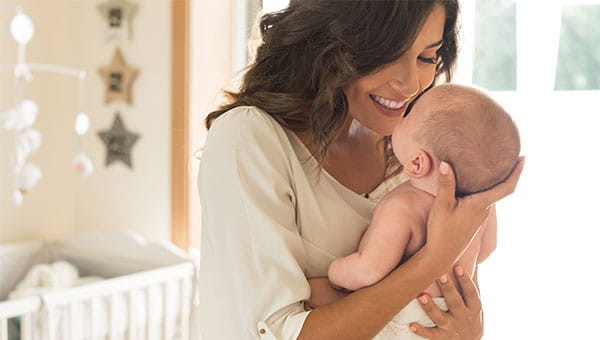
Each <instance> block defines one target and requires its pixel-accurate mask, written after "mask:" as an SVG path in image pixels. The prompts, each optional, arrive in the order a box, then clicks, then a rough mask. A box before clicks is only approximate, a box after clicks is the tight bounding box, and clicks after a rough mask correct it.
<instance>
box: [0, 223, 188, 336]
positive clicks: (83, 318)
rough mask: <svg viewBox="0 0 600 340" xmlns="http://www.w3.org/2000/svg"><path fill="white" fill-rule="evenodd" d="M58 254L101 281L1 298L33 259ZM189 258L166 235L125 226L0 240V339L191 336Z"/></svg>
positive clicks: (47, 258) (54, 257) (53, 258)
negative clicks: (156, 238) (153, 236)
mask: <svg viewBox="0 0 600 340" xmlns="http://www.w3.org/2000/svg"><path fill="white" fill-rule="evenodd" d="M58 260H62V261H67V262H69V263H71V264H73V265H74V266H75V267H77V268H78V270H79V273H80V275H81V276H92V275H93V276H99V277H102V278H104V280H101V281H97V282H93V283H89V284H84V285H81V286H77V287H72V288H68V289H63V290H58V291H52V292H46V293H41V294H38V295H37V296H31V297H25V298H19V299H14V300H6V301H4V299H6V297H7V295H8V293H9V292H10V291H11V290H12V289H13V287H14V286H15V284H16V283H17V282H18V281H20V280H21V279H22V278H23V277H24V275H25V274H26V272H27V271H28V269H29V268H31V267H32V266H33V265H34V264H37V263H48V262H53V261H58ZM194 263H195V261H194V260H193V259H192V257H191V256H189V255H187V254H186V253H184V252H182V251H181V250H179V249H178V248H176V247H174V246H173V245H172V244H170V243H168V242H158V243H157V242H147V241H146V240H144V239H143V238H142V237H140V236H139V235H136V234H133V233H130V232H125V233H93V232H85V233H81V234H77V235H75V236H73V237H70V238H68V239H65V240H60V241H55V242H42V241H32V242H26V243H18V244H5V245H0V340H19V339H21V340H88V339H89V340H99V339H101V340H105V339H110V340H125V339H127V340H137V339H149V340H150V339H169V340H170V339H173V340H179V339H181V340H187V339H190V338H197V336H195V335H194V334H193V333H194V330H193V329H194V327H193V326H192V324H191V320H192V315H191V314H192V310H193V307H194V299H195V291H196V289H195V287H196V284H197V278H196V273H197V270H196V267H197V266H195V264H194ZM17 320H19V321H17ZM9 327H10V328H11V329H10V330H9ZM191 328H192V331H191V330H190V329H191Z"/></svg>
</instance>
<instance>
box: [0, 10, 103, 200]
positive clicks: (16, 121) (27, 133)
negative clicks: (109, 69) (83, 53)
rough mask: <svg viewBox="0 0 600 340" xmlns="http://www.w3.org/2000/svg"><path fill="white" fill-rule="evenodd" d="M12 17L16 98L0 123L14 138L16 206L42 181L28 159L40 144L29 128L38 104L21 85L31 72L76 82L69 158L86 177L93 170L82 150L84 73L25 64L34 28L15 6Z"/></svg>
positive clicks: (85, 124) (87, 123) (85, 129)
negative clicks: (73, 148) (73, 135)
mask: <svg viewBox="0 0 600 340" xmlns="http://www.w3.org/2000/svg"><path fill="white" fill-rule="evenodd" d="M16 12H17V13H16V15H15V16H14V17H13V19H12V20H11V22H10V34H11V36H12V38H13V39H14V40H15V42H16V43H17V64H16V65H14V72H13V73H14V77H15V80H16V84H17V86H18V92H17V93H18V98H17V99H16V103H15V105H14V107H12V108H8V109H6V110H2V111H0V122H2V126H3V128H4V129H6V130H9V131H14V133H15V135H16V140H15V150H14V152H13V156H12V162H11V166H12V173H13V176H14V191H13V200H14V202H15V204H17V205H20V204H22V202H23V195H24V194H26V193H28V192H29V191H31V190H32V189H33V187H35V185H36V184H37V183H38V182H39V181H40V179H41V178H42V170H41V169H40V168H39V167H38V166H37V165H35V164H33V163H31V162H30V161H29V160H28V157H29V156H30V154H31V153H33V152H34V151H36V150H37V149H38V148H39V147H40V146H41V144H42V134H41V133H40V131H38V130H37V129H35V128H34V127H33V125H34V124H35V121H36V119H37V114H38V111H39V110H40V108H39V106H38V104H37V103H36V102H35V101H34V100H32V99H28V98H25V85H26V83H28V82H31V81H32V80H33V75H32V71H42V72H51V73H57V74H60V75H65V76H72V77H75V78H76V79H77V80H78V96H77V97H78V108H79V113H78V114H77V115H76V117H75V133H76V134H77V136H78V151H77V153H76V155H75V157H74V159H73V162H74V166H75V169H76V170H77V171H78V172H79V173H80V174H81V175H82V176H88V175H90V174H91V173H92V171H93V165H92V162H91V161H90V159H89V157H88V156H87V155H86V154H85V152H84V151H83V136H84V135H85V134H86V133H87V132H88V130H89V126H90V120H89V117H88V115H87V114H86V113H85V112H84V106H85V105H84V81H85V78H86V73H85V72H84V71H81V70H77V69H73V68H69V67H64V66H58V65H49V64H40V63H29V62H27V61H26V59H25V49H26V46H27V44H28V43H29V42H30V41H31V39H32V38H33V35H34V32H35V29H34V24H33V21H32V20H31V18H30V17H28V16H27V15H25V14H24V13H23V10H22V8H20V7H16Z"/></svg>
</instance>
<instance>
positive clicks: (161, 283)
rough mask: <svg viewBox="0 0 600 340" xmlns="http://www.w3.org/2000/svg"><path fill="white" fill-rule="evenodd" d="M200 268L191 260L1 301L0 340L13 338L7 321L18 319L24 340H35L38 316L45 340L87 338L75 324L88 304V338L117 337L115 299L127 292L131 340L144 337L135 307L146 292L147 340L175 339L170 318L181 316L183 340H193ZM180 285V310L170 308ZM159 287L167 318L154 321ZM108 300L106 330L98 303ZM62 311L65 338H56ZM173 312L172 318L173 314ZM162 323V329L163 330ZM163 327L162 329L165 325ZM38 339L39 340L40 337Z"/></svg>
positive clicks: (163, 316) (112, 338)
mask: <svg viewBox="0 0 600 340" xmlns="http://www.w3.org/2000/svg"><path fill="white" fill-rule="evenodd" d="M194 272H195V269H194V265H193V264H192V263H191V262H185V263H181V264H175V265H170V266H167V267H163V268H158V269H152V270H147V271H144V272H139V273H134V274H129V275H125V276H120V277H116V278H112V279H108V280H104V281H99V282H94V283H90V284H86V285H83V286H79V287H72V288H68V289H64V290H60V291H55V292H47V293H44V294H40V295H38V296H34V297H28V298H23V299H17V300H9V301H5V302H0V340H7V339H8V334H7V320H8V319H9V318H12V317H17V316H21V340H31V339H33V337H32V333H33V331H32V329H33V325H32V318H31V316H32V315H33V314H34V313H38V314H39V315H41V323H42V325H43V329H44V334H42V336H41V337H40V338H39V339H42V340H80V339H83V338H84V337H83V335H82V329H81V327H80V326H81V325H78V324H77V323H76V322H74V318H75V317H76V315H75V310H74V308H73V306H74V305H75V304H77V303H83V304H86V305H87V306H88V309H87V310H89V318H88V320H89V324H88V331H89V334H85V338H87V339H91V340H97V339H105V338H106V339H110V340H114V339H117V333H116V331H115V327H114V325H115V323H116V320H117V315H116V312H115V307H114V296H115V295H117V294H123V295H124V296H126V297H127V308H126V310H127V311H126V314H128V315H127V318H128V320H129V321H130V323H129V325H128V328H127V329H128V330H127V334H126V337H125V339H128V340H138V339H140V337H139V334H137V333H136V332H135V330H134V327H133V325H132V324H133V321H132V320H136V318H137V316H139V314H138V313H140V311H138V310H136V309H135V308H133V305H134V301H133V300H134V292H139V291H141V292H144V293H145V294H143V296H145V300H146V309H147V310H146V311H144V314H145V315H146V320H145V325H146V329H145V331H144V333H145V336H144V338H145V339H173V338H174V334H175V329H173V327H172V325H170V323H169V322H167V320H166V317H167V315H178V318H177V320H175V322H177V328H178V330H177V333H178V335H177V337H176V338H177V339H184V340H187V339H189V317H190V313H191V308H192V304H191V301H192V291H193V284H194ZM169 285H176V287H177V289H178V291H179V292H180V293H179V294H178V295H179V296H178V298H179V299H180V301H179V310H178V311H171V310H169V307H168V306H169V304H168V303H167V301H171V300H172V299H173V297H172V296H170V293H169V289H168V286H169ZM153 288H157V289H158V291H160V292H161V297H160V299H161V301H162V306H163V308H162V309H163V310H162V311H161V314H160V315H162V320H153V319H151V318H152V315H153V313H151V311H152V309H153V308H156V306H152V305H151V303H150V301H151V299H150V293H151V289H153ZM103 298H105V299H108V301H109V304H108V306H109V310H108V315H109V316H108V321H107V322H108V325H107V329H106V330H100V329H98V327H97V325H96V323H95V322H94V320H95V316H94V313H96V311H97V308H96V307H95V304H96V303H97V302H98V301H99V299H103ZM59 309H61V310H64V315H63V318H62V319H61V320H60V322H61V324H60V326H61V328H60V329H62V330H63V333H65V334H63V335H61V336H60V338H57V337H56V330H57V327H58V326H59V325H58V322H57V321H56V318H54V317H53V314H54V313H56V312H57V311H58V310H59ZM169 313H171V314H169ZM157 325H158V326H157ZM161 325H162V326H161ZM103 331H108V334H106V337H104V335H102V337H100V336H101V333H102V334H104V332H103ZM36 339H37V338H36Z"/></svg>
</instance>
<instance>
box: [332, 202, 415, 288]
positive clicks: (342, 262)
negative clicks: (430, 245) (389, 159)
mask: <svg viewBox="0 0 600 340" xmlns="http://www.w3.org/2000/svg"><path fill="white" fill-rule="evenodd" d="M410 206H411V204H410V202H409V200H408V199H407V198H406V197H405V195H395V196H392V197H387V196H386V197H384V199H383V200H382V201H381V202H380V203H379V204H378V205H377V207H376V208H375V212H374V213H373V220H372V222H371V225H370V226H369V228H368V229H367V231H366V232H365V234H364V235H363V238H362V240H361V241H360V246H359V251H357V252H355V253H352V254H350V255H348V256H346V257H342V258H338V259H336V260H335V261H333V263H332V264H331V265H330V266H329V273H328V275H329V280H330V281H331V282H332V283H333V284H334V285H336V286H339V287H342V288H345V289H348V290H357V289H360V288H363V287H366V286H370V285H373V284H375V283H377V282H378V281H379V280H381V279H383V278H384V277H385V276H386V275H387V274H389V273H390V272H391V271H392V270H393V269H394V268H396V266H397V265H398V264H399V263H400V260H402V257H403V255H404V252H405V250H406V246H407V245H408V241H409V240H410V237H411V226H412V224H413V223H414V219H415V214H414V213H413V212H412V211H411V209H410Z"/></svg>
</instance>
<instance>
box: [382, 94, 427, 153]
mask: <svg viewBox="0 0 600 340" xmlns="http://www.w3.org/2000/svg"><path fill="white" fill-rule="evenodd" d="M429 92H431V91H429ZM429 92H427V93H425V94H423V95H422V96H421V98H419V99H418V101H417V102H416V103H415V105H414V106H413V108H412V110H411V111H410V113H409V114H408V115H407V116H406V117H404V118H403V119H402V120H401V121H399V122H398V124H396V126H395V128H394V131H393V132H392V148H393V149H394V154H395V155H396V158H398V160H399V161H400V164H407V162H408V160H409V159H410V157H411V156H412V155H413V154H414V152H415V151H417V150H418V148H419V147H420V145H419V143H417V141H416V140H415V138H414V132H415V131H417V129H418V128H419V127H420V126H421V124H423V121H424V120H425V118H427V116H428V114H429V112H430V111H431V110H430V108H431V107H432V106H433V105H436V103H437V99H436V96H435V95H434V96H431V95H430V94H429Z"/></svg>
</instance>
